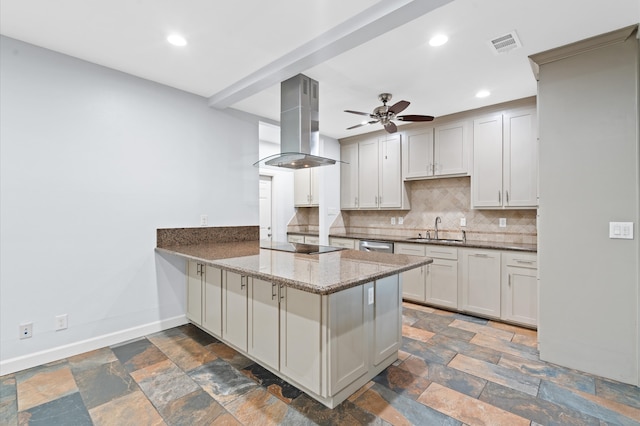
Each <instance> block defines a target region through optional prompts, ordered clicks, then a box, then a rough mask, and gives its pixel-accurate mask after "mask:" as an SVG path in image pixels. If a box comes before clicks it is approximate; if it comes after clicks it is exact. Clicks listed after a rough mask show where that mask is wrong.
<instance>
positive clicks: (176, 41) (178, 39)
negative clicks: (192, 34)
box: [167, 34, 187, 47]
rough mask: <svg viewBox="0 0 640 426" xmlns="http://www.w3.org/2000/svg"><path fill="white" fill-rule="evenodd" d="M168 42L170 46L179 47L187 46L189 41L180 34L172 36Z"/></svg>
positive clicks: (168, 38)
mask: <svg viewBox="0 0 640 426" xmlns="http://www.w3.org/2000/svg"><path fill="white" fill-rule="evenodd" d="M167 41H168V42H169V43H170V44H172V45H174V46H178V47H182V46H186V45H187V40H186V39H185V38H184V37H182V36H181V35H180V34H171V35H170V36H168V37H167Z"/></svg>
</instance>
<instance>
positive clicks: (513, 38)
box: [489, 30, 522, 53]
mask: <svg viewBox="0 0 640 426" xmlns="http://www.w3.org/2000/svg"><path fill="white" fill-rule="evenodd" d="M489 43H490V44H491V49H492V50H493V52H494V53H505V52H508V51H510V50H513V49H518V48H520V47H522V44H521V43H520V40H519V39H518V34H516V32H515V30H513V31H511V32H509V33H507V34H504V35H501V36H500V37H496V38H494V39H493V40H491V41H490V42H489Z"/></svg>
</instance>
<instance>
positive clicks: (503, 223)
mask: <svg viewBox="0 0 640 426" xmlns="http://www.w3.org/2000/svg"><path fill="white" fill-rule="evenodd" d="M498 226H499V227H500V228H506V227H507V218H506V217H501V218H500V220H499V222H498Z"/></svg>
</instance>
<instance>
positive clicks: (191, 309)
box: [187, 261, 205, 325]
mask: <svg viewBox="0 0 640 426" xmlns="http://www.w3.org/2000/svg"><path fill="white" fill-rule="evenodd" d="M204 267H205V265H204V264H202V263H199V262H193V261H188V262H187V318H188V319H189V321H191V322H193V323H194V324H197V325H202V285H203V284H202V283H203V281H204V272H203V271H204Z"/></svg>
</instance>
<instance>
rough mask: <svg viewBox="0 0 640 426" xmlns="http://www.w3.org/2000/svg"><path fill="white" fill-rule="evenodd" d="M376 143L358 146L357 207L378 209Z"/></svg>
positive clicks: (371, 141)
mask: <svg viewBox="0 0 640 426" xmlns="http://www.w3.org/2000/svg"><path fill="white" fill-rule="evenodd" d="M378 150H379V148H378V141H377V140H375V139H374V140H368V141H364V142H360V143H359V144H358V207H359V208H361V209H366V208H369V209H377V208H378V166H379V164H378Z"/></svg>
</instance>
